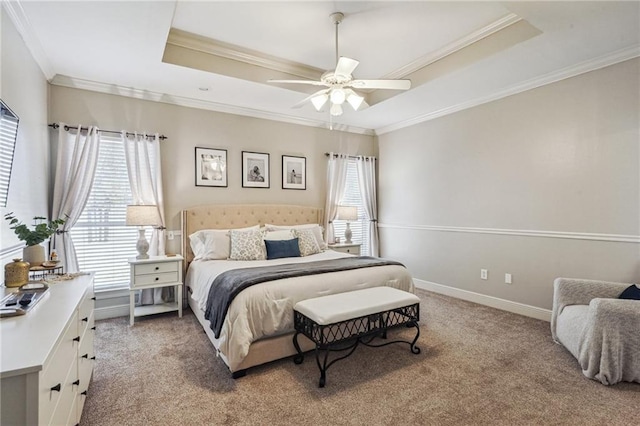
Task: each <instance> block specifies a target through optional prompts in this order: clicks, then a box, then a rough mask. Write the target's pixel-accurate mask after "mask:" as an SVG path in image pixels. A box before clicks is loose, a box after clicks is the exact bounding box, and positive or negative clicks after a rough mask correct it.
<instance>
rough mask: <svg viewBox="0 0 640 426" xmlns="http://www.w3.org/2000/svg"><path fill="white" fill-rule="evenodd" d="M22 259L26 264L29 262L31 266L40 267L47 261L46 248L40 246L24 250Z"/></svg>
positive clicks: (28, 247)
mask: <svg viewBox="0 0 640 426" xmlns="http://www.w3.org/2000/svg"><path fill="white" fill-rule="evenodd" d="M22 258H23V259H24V261H25V262H29V263H30V264H31V266H40V265H42V263H43V262H44V261H45V260H47V258H46V257H45V256H44V246H41V245H40V244H36V245H35V246H27V247H25V248H23V249H22Z"/></svg>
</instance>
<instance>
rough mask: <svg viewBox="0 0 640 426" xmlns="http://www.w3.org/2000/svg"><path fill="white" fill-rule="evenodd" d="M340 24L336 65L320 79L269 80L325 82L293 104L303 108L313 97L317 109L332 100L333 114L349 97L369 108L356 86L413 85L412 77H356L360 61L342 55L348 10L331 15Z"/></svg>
mask: <svg viewBox="0 0 640 426" xmlns="http://www.w3.org/2000/svg"><path fill="white" fill-rule="evenodd" d="M330 17H331V20H332V21H333V23H334V25H335V28H336V69H335V70H330V71H326V72H325V73H324V74H322V76H321V77H320V81H313V80H269V81H268V82H269V83H292V84H310V85H313V86H325V87H326V89H322V90H319V91H317V92H315V93H314V94H312V95H310V96H308V97H306V98H305V99H303V100H302V101H300V102H298V103H297V104H296V105H294V106H293V108H299V107H301V106H302V105H304V104H305V103H306V102H307V101H311V103H312V104H313V106H314V107H315V109H316V110H317V111H321V110H322V107H323V106H324V105H325V104H326V103H327V101H330V104H331V108H330V109H329V111H330V113H331V115H332V116H339V115H342V112H343V110H342V105H343V104H344V103H345V101H346V102H347V103H348V104H349V105H351V107H352V108H353V109H354V110H356V111H357V110H359V109H363V108H366V107H367V106H368V105H367V103H366V102H365V101H364V96H361V95H359V94H358V93H356V91H355V90H353V89H392V90H408V89H409V88H411V80H358V79H354V78H353V76H352V75H351V73H353V71H354V70H355V69H356V67H357V66H358V64H359V63H360V62H358V61H356V60H355V59H351V58H347V57H345V56H339V55H338V25H340V23H341V22H342V19H343V18H344V14H343V13H341V12H335V13H332V14H331V15H330Z"/></svg>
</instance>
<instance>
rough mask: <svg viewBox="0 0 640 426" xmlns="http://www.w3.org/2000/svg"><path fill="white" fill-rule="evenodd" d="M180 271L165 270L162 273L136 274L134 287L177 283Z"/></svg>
mask: <svg viewBox="0 0 640 426" xmlns="http://www.w3.org/2000/svg"><path fill="white" fill-rule="evenodd" d="M177 282H178V272H177V271H176V272H165V273H162V274H148V275H136V276H135V277H134V282H133V287H141V286H147V285H153V284H163V283H177Z"/></svg>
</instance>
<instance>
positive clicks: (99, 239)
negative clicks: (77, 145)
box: [71, 134, 150, 290]
mask: <svg viewBox="0 0 640 426" xmlns="http://www.w3.org/2000/svg"><path fill="white" fill-rule="evenodd" d="M131 201H132V200H131V188H130V185H129V176H128V174H127V165H126V160H125V154H124V146H123V142H122V140H121V139H120V138H119V137H113V136H107V135H105V134H101V135H100V153H99V156H98V164H97V167H96V175H95V179H94V182H93V186H92V188H91V193H90V195H89V199H88V201H87V205H86V206H85V208H84V211H83V212H82V215H80V218H79V219H78V222H77V223H76V224H75V225H74V227H73V228H72V229H71V238H72V240H73V244H74V245H75V248H76V252H77V257H78V264H79V267H80V270H81V271H94V272H95V273H96V275H95V284H94V285H95V288H96V290H115V289H122V288H128V287H129V264H128V263H127V259H129V258H131V257H135V256H136V255H137V251H136V241H137V240H138V231H137V227H133V226H126V225H125V221H126V211H127V204H131ZM147 232H148V234H149V235H150V230H149V231H147ZM149 235H147V239H148V238H149Z"/></svg>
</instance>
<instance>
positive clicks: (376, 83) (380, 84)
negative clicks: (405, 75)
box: [349, 80, 411, 90]
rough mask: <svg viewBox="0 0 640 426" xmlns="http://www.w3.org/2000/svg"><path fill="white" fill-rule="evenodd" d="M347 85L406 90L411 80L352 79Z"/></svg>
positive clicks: (358, 87)
mask: <svg viewBox="0 0 640 426" xmlns="http://www.w3.org/2000/svg"><path fill="white" fill-rule="evenodd" d="M349 86H351V87H353V88H355V89H394V90H408V89H410V88H411V80H353V81H352V82H351V83H349Z"/></svg>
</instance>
